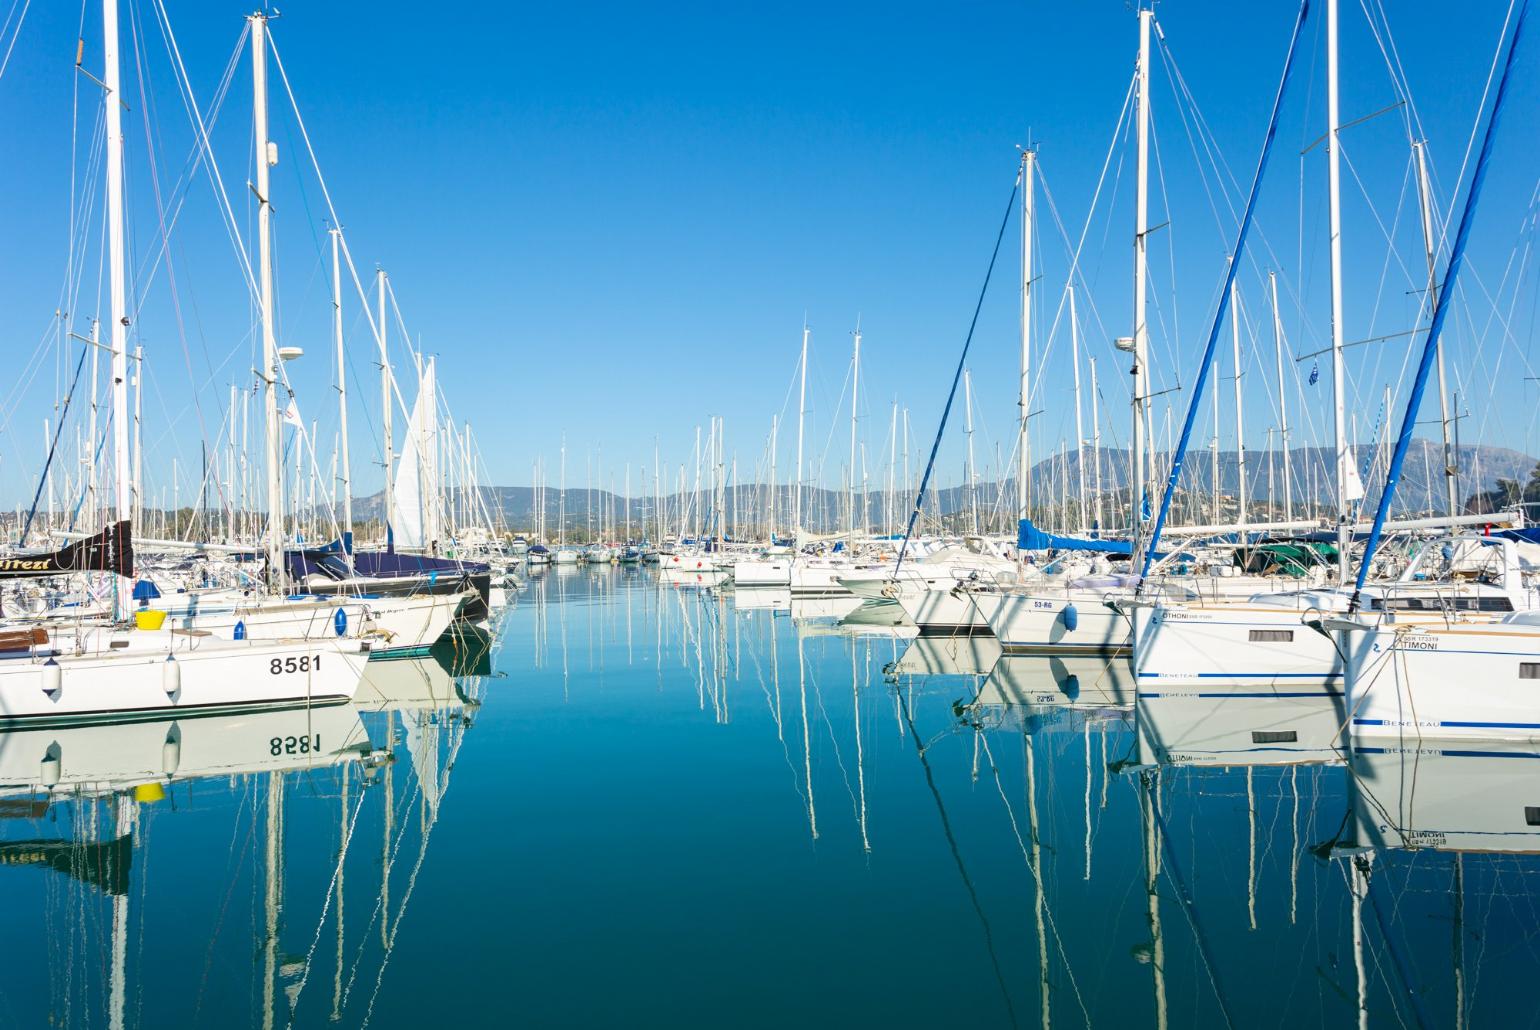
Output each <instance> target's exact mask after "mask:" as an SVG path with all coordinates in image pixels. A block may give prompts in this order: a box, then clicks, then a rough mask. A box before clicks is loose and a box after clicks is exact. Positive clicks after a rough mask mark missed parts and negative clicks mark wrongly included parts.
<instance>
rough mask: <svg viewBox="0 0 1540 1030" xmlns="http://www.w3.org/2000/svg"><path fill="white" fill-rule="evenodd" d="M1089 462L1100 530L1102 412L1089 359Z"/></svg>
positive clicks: (1097, 523) (1096, 520) (1092, 362)
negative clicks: (1091, 465)
mask: <svg viewBox="0 0 1540 1030" xmlns="http://www.w3.org/2000/svg"><path fill="white" fill-rule="evenodd" d="M1091 460H1092V462H1093V463H1094V467H1093V469H1092V474H1093V475H1094V477H1095V478H1094V479H1093V480H1092V482H1091V486H1092V490H1091V499H1092V504H1093V505H1094V506H1095V513H1094V515H1093V518H1094V519H1095V522H1096V528H1097V530H1098V531H1099V530H1100V529H1101V528H1102V411H1101V400H1100V397H1099V395H1098V391H1097V388H1096V359H1095V358H1092V359H1091Z"/></svg>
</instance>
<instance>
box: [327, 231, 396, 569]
mask: <svg viewBox="0 0 1540 1030" xmlns="http://www.w3.org/2000/svg"><path fill="white" fill-rule="evenodd" d="M331 233H332V333H333V334H334V335H335V336H336V338H337V417H338V419H339V420H340V422H341V425H342V429H341V431H340V434H339V438H338V439H339V445H340V449H341V451H342V532H343V533H344V534H346V533H351V532H353V465H352V462H351V461H350V459H349V457H348V366H347V356H346V354H345V352H344V348H343V343H342V262H341V259H340V254H341V241H342V230H341V229H340V228H338V227H337V226H333V227H332V231H331ZM387 511H388V509H387ZM347 561H348V564H349V565H350V566H351V565H352V563H353V555H352V552H351V550H350V551H349V553H348V556H347Z"/></svg>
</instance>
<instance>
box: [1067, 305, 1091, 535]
mask: <svg viewBox="0 0 1540 1030" xmlns="http://www.w3.org/2000/svg"><path fill="white" fill-rule="evenodd" d="M1066 289H1067V290H1068V291H1069V350H1070V359H1071V360H1072V361H1073V363H1074V366H1075V478H1076V479H1077V480H1078V483H1079V485H1078V491H1077V494H1076V497H1077V499H1078V503H1079V508H1080V512H1079V519H1080V532H1082V533H1084V532H1085V531H1086V528H1087V526H1086V503H1085V422H1084V419H1083V416H1082V415H1081V400H1080V326H1079V325H1078V324H1077V322H1076V319H1075V287H1074V284H1073V283H1072V284H1070V285H1069V286H1068V287H1066Z"/></svg>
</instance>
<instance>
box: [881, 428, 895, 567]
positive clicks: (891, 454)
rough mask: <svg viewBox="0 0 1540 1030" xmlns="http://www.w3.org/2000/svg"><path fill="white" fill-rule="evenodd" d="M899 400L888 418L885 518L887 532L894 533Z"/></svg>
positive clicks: (884, 523) (884, 524) (890, 534)
mask: <svg viewBox="0 0 1540 1030" xmlns="http://www.w3.org/2000/svg"><path fill="white" fill-rule="evenodd" d="M897 463H898V401H897V400H895V401H894V402H893V414H892V415H891V416H890V417H889V419H888V498H887V504H885V505H884V506H883V507H884V508H885V509H886V516H885V517H884V518H883V520H882V522H883V526H884V530H885V532H886V533H887V534H888V535H889V536H892V535H893V512H894V510H895V507H896V504H895V502H896V500H897V496H896V495H895V494H894V493H893V475H894V473H896V472H897V471H898V464H897Z"/></svg>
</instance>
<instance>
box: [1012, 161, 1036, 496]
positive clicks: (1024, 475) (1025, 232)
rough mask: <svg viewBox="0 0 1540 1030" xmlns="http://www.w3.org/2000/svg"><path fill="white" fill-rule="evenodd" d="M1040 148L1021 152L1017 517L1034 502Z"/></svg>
mask: <svg viewBox="0 0 1540 1030" xmlns="http://www.w3.org/2000/svg"><path fill="white" fill-rule="evenodd" d="M1036 168H1037V152H1036V151H1034V150H1033V149H1032V148H1031V147H1027V148H1026V149H1024V150H1023V151H1022V152H1021V385H1020V389H1019V391H1018V397H1017V404H1018V405H1019V406H1020V408H1021V417H1020V421H1019V423H1018V425H1017V429H1016V517H1017V518H1018V519H1024V518H1028V517H1029V513H1028V508H1030V507H1031V504H1032V483H1031V476H1032V439H1031V434H1030V432H1029V430H1028V426H1027V423H1028V420H1029V418H1030V416H1031V414H1032V412H1031V407H1030V406H1031V403H1032V396H1031V394H1032V384H1031V375H1032V344H1031V340H1032V217H1033V212H1032V194H1033V182H1032V180H1033V173H1034V171H1036Z"/></svg>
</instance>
